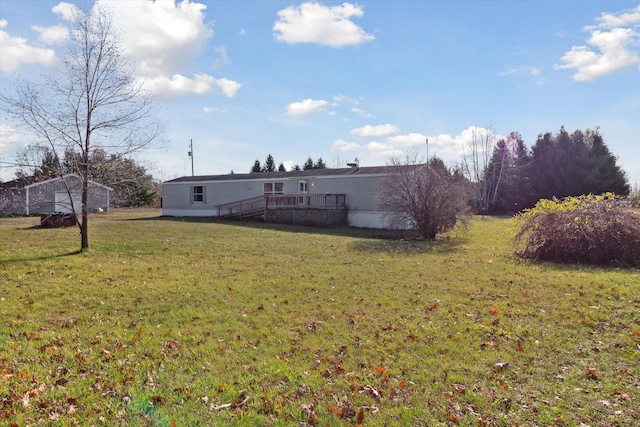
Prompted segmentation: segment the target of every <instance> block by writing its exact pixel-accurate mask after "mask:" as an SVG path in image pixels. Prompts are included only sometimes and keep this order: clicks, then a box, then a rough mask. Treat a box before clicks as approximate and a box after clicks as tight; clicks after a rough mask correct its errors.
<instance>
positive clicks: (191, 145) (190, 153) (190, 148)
mask: <svg viewBox="0 0 640 427" xmlns="http://www.w3.org/2000/svg"><path fill="white" fill-rule="evenodd" d="M189 157H191V176H193V139H192V140H191V142H190V144H189Z"/></svg>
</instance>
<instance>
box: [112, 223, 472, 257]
mask: <svg viewBox="0 0 640 427" xmlns="http://www.w3.org/2000/svg"><path fill="white" fill-rule="evenodd" d="M122 220H123V221H169V222H184V223H193V224H220V225H225V226H230V227H243V228H252V229H256V230H275V231H281V232H286V233H301V234H313V235H329V236H337V237H352V238H355V239H359V240H357V241H354V242H352V243H350V246H351V248H352V249H353V250H355V251H360V252H392V253H416V252H417V253H434V252H435V253H446V252H450V251H453V250H455V248H456V247H457V246H459V245H461V244H464V243H465V242H466V241H467V238H466V235H465V233H464V232H463V231H462V230H456V231H454V232H452V233H449V234H447V235H445V236H444V237H439V238H437V239H435V240H426V239H422V238H419V237H416V235H411V236H408V235H407V233H404V232H401V231H399V230H382V229H373V228H356V227H322V226H314V225H292V224H279V223H267V222H264V221H262V220H260V219H246V220H228V219H219V218H214V217H170V216H156V217H145V218H124V219H122Z"/></svg>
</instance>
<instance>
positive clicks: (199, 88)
mask: <svg viewBox="0 0 640 427" xmlns="http://www.w3.org/2000/svg"><path fill="white" fill-rule="evenodd" d="M214 83H215V79H214V78H213V77H211V76H209V75H206V74H196V75H194V78H189V77H185V76H183V75H182V74H174V75H172V76H170V77H169V76H158V77H155V78H151V79H147V80H145V84H146V85H147V87H148V88H149V90H150V91H151V93H153V94H155V95H157V96H158V97H161V98H175V97H178V96H184V95H189V94H195V95H203V94H205V93H208V92H209V91H210V90H211V86H212V85H213V84H214Z"/></svg>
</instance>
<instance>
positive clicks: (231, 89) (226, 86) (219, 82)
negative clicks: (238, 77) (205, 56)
mask: <svg viewBox="0 0 640 427" xmlns="http://www.w3.org/2000/svg"><path fill="white" fill-rule="evenodd" d="M213 84H214V85H216V86H217V87H218V88H220V89H221V90H222V93H224V95H225V96H226V97H227V98H233V97H234V96H236V93H237V92H238V90H239V89H240V87H241V86H242V84H240V83H238V82H236V81H233V80H229V79H225V78H222V79H214V80H213Z"/></svg>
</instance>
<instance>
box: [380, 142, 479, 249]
mask: <svg viewBox="0 0 640 427" xmlns="http://www.w3.org/2000/svg"><path fill="white" fill-rule="evenodd" d="M416 158H417V157H416V153H413V154H411V153H410V154H407V155H406V158H405V160H404V161H400V160H398V159H392V161H391V162H390V166H393V168H394V170H393V172H392V173H390V174H389V175H388V176H387V177H386V178H385V179H384V180H383V181H382V183H381V185H380V190H379V192H378V207H379V208H381V209H382V210H384V211H386V212H388V213H387V220H388V221H389V224H390V225H391V226H393V227H394V228H397V229H408V230H415V231H417V232H418V233H420V235H421V236H423V237H424V238H427V239H433V238H435V237H436V236H437V235H438V234H440V233H442V232H445V231H448V230H450V229H452V228H453V227H455V226H456V224H457V223H458V222H459V221H464V219H465V217H466V215H467V213H468V210H469V206H468V199H469V198H468V191H467V188H468V182H467V180H466V179H465V178H464V177H463V176H462V175H461V174H459V173H455V172H452V171H451V170H449V169H448V168H447V167H446V166H445V164H444V163H443V162H442V160H441V159H439V158H437V157H432V158H431V159H430V160H429V161H428V162H427V163H426V164H424V163H418V162H417V161H416Z"/></svg>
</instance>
